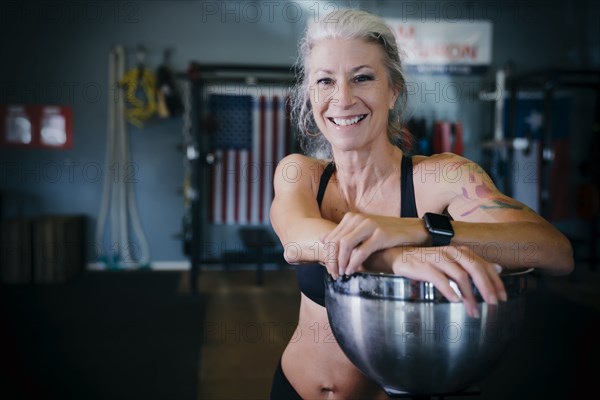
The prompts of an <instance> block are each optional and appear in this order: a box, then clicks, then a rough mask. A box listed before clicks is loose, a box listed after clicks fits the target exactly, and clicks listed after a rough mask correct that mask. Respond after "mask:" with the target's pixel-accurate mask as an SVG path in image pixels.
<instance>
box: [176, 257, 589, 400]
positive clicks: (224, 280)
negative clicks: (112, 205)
mask: <svg viewBox="0 0 600 400" xmlns="http://www.w3.org/2000/svg"><path fill="white" fill-rule="evenodd" d="M186 285H187V283H186V282H185V279H184V281H182V287H187V286H186ZM199 287H200V291H201V293H203V294H205V295H206V296H207V297H208V298H209V301H208V304H207V313H206V317H205V325H204V331H203V332H204V338H203V344H202V350H201V355H200V357H201V362H200V378H199V388H198V395H199V397H198V398H199V399H215V400H217V399H266V398H268V393H269V388H270V384H271V378H272V374H273V371H274V368H275V367H276V365H277V362H278V359H279V357H280V355H281V352H282V350H283V348H284V347H285V343H286V341H287V340H288V339H289V337H290V336H291V334H292V333H293V329H294V326H295V322H296V321H297V314H298V306H299V292H298V288H297V285H296V281H295V273H294V271H293V269H287V268H286V269H282V270H277V271H268V272H266V273H265V285H264V286H263V287H258V286H256V285H255V276H254V272H252V271H205V272H202V273H201V275H200V278H199ZM530 287H531V289H532V290H530V294H528V304H527V312H526V322H525V327H524V332H523V333H522V337H521V338H520V339H519V343H516V344H515V346H514V347H513V348H512V349H510V350H509V351H508V352H507V354H506V355H505V357H504V359H503V360H502V361H501V362H500V363H499V365H498V366H497V368H496V369H495V371H494V372H493V373H492V374H491V375H490V376H489V377H488V378H487V379H486V380H484V381H483V382H481V384H480V389H481V394H480V395H479V396H475V397H464V398H465V399H472V398H479V399H502V400H505V399H509V398H510V399H532V398H545V399H571V398H586V397H583V393H584V390H585V389H595V387H593V386H594V385H592V383H593V382H594V380H595V379H597V377H596V376H595V374H594V375H592V373H591V372H590V371H591V370H590V367H591V365H590V364H592V363H596V362H597V360H598V359H599V358H598V357H600V354H599V348H600V346H599V345H598V344H597V343H598V342H597V340H598V338H597V333H598V332H599V331H600V330H599V328H600V272H594V271H590V270H589V268H588V267H587V266H586V265H582V266H579V267H577V268H576V270H575V272H574V273H573V274H572V275H570V276H567V277H550V276H537V275H536V276H534V277H532V278H531V279H530ZM588 365H590V366H588ZM596 369H597V368H596ZM580 396H581V397H580ZM452 398H455V399H459V398H461V397H452ZM588 398H596V397H595V396H594V397H588Z"/></svg>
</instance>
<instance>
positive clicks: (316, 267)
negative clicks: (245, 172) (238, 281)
mask: <svg viewBox="0 0 600 400" xmlns="http://www.w3.org/2000/svg"><path fill="white" fill-rule="evenodd" d="M334 171H335V164H334V163H333V161H332V162H330V163H329V164H327V167H325V171H323V175H321V180H320V181H319V191H318V192H317V203H318V204H319V208H320V207H321V203H322V202H323V196H324V195H325V189H326V188H327V183H328V182H329V179H330V178H331V175H333V172H334ZM412 174H413V164H412V158H411V157H408V156H402V169H401V180H400V187H401V190H400V196H401V198H400V217H404V218H418V217H419V214H418V213H417V204H416V202H415V188H414V185H413V180H412ZM325 272H326V269H325V267H324V266H322V265H321V264H302V265H298V266H297V267H296V277H297V279H298V287H300V291H301V292H302V293H304V294H305V295H306V297H308V298H309V299H311V300H312V301H314V302H315V303H317V304H319V305H321V306H323V307H325Z"/></svg>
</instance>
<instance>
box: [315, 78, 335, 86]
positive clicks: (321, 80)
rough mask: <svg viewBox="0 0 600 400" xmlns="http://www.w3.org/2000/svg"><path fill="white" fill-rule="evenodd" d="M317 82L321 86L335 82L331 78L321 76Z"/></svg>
mask: <svg viewBox="0 0 600 400" xmlns="http://www.w3.org/2000/svg"><path fill="white" fill-rule="evenodd" d="M317 84H318V85H319V86H330V85H331V84H333V80H331V79H330V78H321V79H319V80H318V81H317Z"/></svg>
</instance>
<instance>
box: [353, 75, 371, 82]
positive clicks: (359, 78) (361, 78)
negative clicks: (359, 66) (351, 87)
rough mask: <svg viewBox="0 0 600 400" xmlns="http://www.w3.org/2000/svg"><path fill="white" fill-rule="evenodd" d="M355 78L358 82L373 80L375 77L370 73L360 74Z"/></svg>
mask: <svg viewBox="0 0 600 400" xmlns="http://www.w3.org/2000/svg"><path fill="white" fill-rule="evenodd" d="M354 80H355V81H356V82H366V81H372V80H373V77H372V76H370V75H358V76H356V77H355V78H354Z"/></svg>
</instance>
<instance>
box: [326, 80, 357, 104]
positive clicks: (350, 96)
mask: <svg viewBox="0 0 600 400" xmlns="http://www.w3.org/2000/svg"><path fill="white" fill-rule="evenodd" d="M331 102H332V103H334V104H335V105H336V106H338V107H342V108H348V107H350V106H352V105H353V104H354V103H356V98H355V97H354V93H353V91H352V87H351V86H350V85H349V84H348V83H346V82H341V83H340V82H338V84H337V85H336V88H335V92H334V93H333V96H332V99H331Z"/></svg>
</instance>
